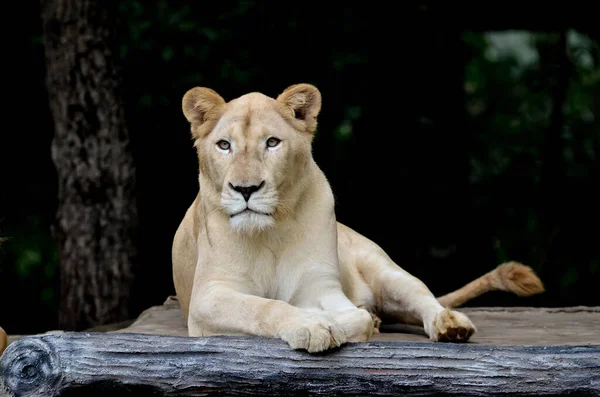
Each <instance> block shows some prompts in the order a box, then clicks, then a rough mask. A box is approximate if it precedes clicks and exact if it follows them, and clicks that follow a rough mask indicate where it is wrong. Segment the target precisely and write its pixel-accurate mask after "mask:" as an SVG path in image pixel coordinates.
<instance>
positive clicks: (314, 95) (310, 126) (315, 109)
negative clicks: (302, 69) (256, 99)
mask: <svg viewBox="0 0 600 397" xmlns="http://www.w3.org/2000/svg"><path fill="white" fill-rule="evenodd" d="M277 101H278V102H279V103H281V104H283V105H284V106H286V107H287V108H288V109H289V110H290V113H291V115H292V116H293V117H294V118H295V119H297V120H300V121H302V122H304V123H305V125H306V130H307V131H308V132H310V133H313V132H315V130H316V128H317V116H318V115H319V112H320V111H321V93H320V92H319V90H318V89H317V87H315V86H313V85H310V84H296V85H292V86H290V87H288V88H286V89H285V91H283V92H282V93H281V94H279V96H278V97H277Z"/></svg>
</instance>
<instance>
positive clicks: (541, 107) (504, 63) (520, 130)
mask: <svg viewBox="0 0 600 397" xmlns="http://www.w3.org/2000/svg"><path fill="white" fill-rule="evenodd" d="M463 39H464V41H465V43H467V44H468V46H469V47H470V49H471V51H472V53H473V54H474V56H473V58H472V60H471V61H470V62H469V64H468V65H467V67H466V70H465V92H466V95H467V111H468V114H469V116H470V122H471V124H472V125H471V129H472V131H473V136H472V139H473V144H474V150H473V151H472V153H471V155H472V158H471V166H472V168H471V182H472V186H473V189H472V191H473V192H475V197H474V200H475V202H476V203H477V205H478V208H479V209H480V211H481V212H482V213H490V212H491V213H494V212H495V213H496V214H497V215H496V216H494V217H493V218H492V219H490V223H492V224H494V226H495V227H494V229H495V235H496V236H495V241H496V243H495V251H496V253H497V260H498V261H499V262H500V261H504V260H506V259H508V258H521V260H522V261H523V262H525V263H528V264H530V265H532V266H533V267H534V268H535V269H536V270H537V271H538V272H540V273H541V274H542V278H544V276H545V275H546V274H545V273H546V272H547V273H548V277H547V279H548V280H549V282H550V284H554V279H553V277H552V276H551V275H550V272H552V270H551V269H546V268H545V267H544V263H546V262H547V261H549V262H550V263H552V264H558V263H564V265H560V266H561V267H562V268H563V269H564V271H563V274H562V275H560V276H559V277H557V278H556V280H557V282H556V283H555V285H551V286H550V290H552V288H555V289H556V290H558V291H560V292H559V293H560V295H561V296H563V297H565V298H566V297H567V296H573V295H575V294H574V292H575V288H577V286H578V285H579V283H580V282H581V281H582V278H585V277H591V276H592V275H593V274H595V273H596V269H597V267H598V259H597V258H598V254H597V253H595V254H594V253H592V254H591V255H590V253H589V251H588V253H582V252H580V251H581V248H580V247H578V244H577V243H576V242H574V241H570V240H569V236H568V232H567V230H568V229H569V228H570V227H574V226H575V225H573V224H570V225H567V224H565V221H564V220H559V219H556V220H555V221H553V226H551V227H550V228H549V226H548V224H543V219H544V218H543V217H544V216H546V217H548V216H549V217H552V216H553V215H552V214H550V215H548V214H547V213H541V212H540V208H542V206H541V205H540V204H542V203H543V200H545V199H546V198H545V197H540V196H539V192H540V181H541V179H540V176H541V170H542V165H543V162H544V161H545V160H544V158H543V153H542V149H543V147H544V140H545V137H546V131H547V129H548V128H549V126H550V120H551V114H552V111H553V108H554V106H562V110H563V112H564V125H563V131H562V139H563V145H562V157H561V159H560V161H561V164H560V167H561V172H562V173H563V174H564V175H566V176H567V177H568V178H569V187H570V188H571V189H573V190H574V191H565V192H563V193H564V194H565V195H568V196H566V197H571V196H572V195H577V192H585V191H586V190H587V189H589V188H590V187H591V186H593V182H592V181H593V180H594V178H597V177H598V175H597V174H593V173H592V174H590V170H593V169H594V166H593V164H594V163H595V162H596V161H597V160H598V157H597V156H598V150H599V146H598V138H599V135H600V134H599V132H598V123H597V121H595V122H594V113H595V114H596V117H597V114H598V110H597V109H596V110H594V108H593V107H594V104H595V102H594V101H598V96H597V95H598V94H597V92H598V88H599V86H600V85H599V83H600V80H599V79H598V76H599V75H600V62H599V57H600V51H599V48H598V44H597V43H595V42H594V41H592V40H590V39H589V38H588V37H587V36H585V35H583V34H581V33H578V32H576V31H573V30H571V31H569V32H568V34H567V39H568V45H569V64H570V66H571V76H570V79H569V85H568V91H567V99H566V102H565V103H564V104H556V103H554V101H555V100H556V99H555V91H554V90H553V86H552V85H551V84H550V82H551V81H552V80H553V79H554V78H555V77H554V76H552V75H551V74H549V73H551V72H552V67H553V66H552V65H553V64H554V63H555V62H556V59H555V57H556V56H557V53H560V49H559V50H558V52H557V42H558V35H557V34H534V33H530V32H514V31H509V32H501V33H488V34H474V33H466V34H465V35H464V36H463ZM594 95H596V97H595V98H594ZM507 181H510V183H508V184H506V183H505V182H507ZM505 185H506V186H510V187H511V189H513V191H511V192H503V191H502V189H503V187H504V186H505ZM516 189H518V190H516ZM511 196H512V197H511ZM517 196H518V197H517ZM567 202H568V204H567V203H565V205H573V204H575V205H577V200H573V199H568V200H567ZM582 216H585V215H582ZM500 242H502V244H500ZM556 244H561V246H567V247H568V250H569V251H567V250H560V251H559V250H557V249H553V248H554V247H555V245H556ZM549 256H551V257H550V258H549ZM590 258H591V260H590Z"/></svg>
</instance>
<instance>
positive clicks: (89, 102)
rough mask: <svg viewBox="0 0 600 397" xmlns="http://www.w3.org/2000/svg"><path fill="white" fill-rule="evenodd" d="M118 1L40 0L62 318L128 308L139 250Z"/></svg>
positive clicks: (92, 320)
mask: <svg viewBox="0 0 600 397" xmlns="http://www.w3.org/2000/svg"><path fill="white" fill-rule="evenodd" d="M117 11H118V10H117V3H116V2H112V1H91V0H43V1H42V18H43V34H44V44H45V54H46V65H47V85H48V94H49V102H50V108H51V111H52V115H53V118H54V128H55V136H54V140H53V142H52V159H53V161H54V164H55V166H56V170H57V174H58V175H57V176H58V184H59V189H58V195H59V197H58V199H59V204H58V211H57V219H56V222H55V225H54V227H53V232H54V236H55V239H56V241H57V244H58V250H59V259H60V271H61V287H60V288H61V301H60V310H59V326H60V327H61V328H62V329H67V330H74V329H75V330H76V329H83V328H86V327H90V326H95V325H100V324H103V323H108V322H114V321H121V320H125V319H126V318H127V317H128V298H129V296H128V295H129V288H130V283H131V281H132V271H133V265H134V263H135V257H136V250H135V244H134V240H135V237H134V232H135V226H136V223H137V209H136V203H135V193H134V191H135V169H134V162H133V158H132V153H131V148H130V141H129V136H128V131H127V127H126V124H125V119H124V113H123V107H122V101H121V97H120V92H119V79H118V77H119V73H118V68H117V65H116V62H117V55H116V54H117V53H116V51H114V50H113V48H112V47H111V45H112V44H113V43H114V40H113V36H112V35H113V33H112V32H111V31H110V28H111V27H114V26H115V19H116V15H117V14H116V13H117Z"/></svg>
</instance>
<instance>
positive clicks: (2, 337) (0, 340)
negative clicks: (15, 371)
mask: <svg viewBox="0 0 600 397" xmlns="http://www.w3.org/2000/svg"><path fill="white" fill-rule="evenodd" d="M7 345H8V338H7V337H6V332H4V330H3V329H2V327H0V356H1V355H2V353H4V349H6V346H7Z"/></svg>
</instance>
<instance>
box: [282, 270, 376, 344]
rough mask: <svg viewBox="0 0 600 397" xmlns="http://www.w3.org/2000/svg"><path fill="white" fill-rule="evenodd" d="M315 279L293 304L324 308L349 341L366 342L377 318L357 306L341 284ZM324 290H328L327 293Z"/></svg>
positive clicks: (298, 295) (373, 330) (310, 307)
mask: <svg viewBox="0 0 600 397" xmlns="http://www.w3.org/2000/svg"><path fill="white" fill-rule="evenodd" d="M338 281H339V280H336V283H328V282H327V280H325V281H320V280H319V281H316V280H315V281H313V282H312V283H311V284H310V285H309V286H304V288H303V290H302V293H299V294H297V296H296V298H295V299H294V302H292V303H293V305H294V306H296V307H300V308H308V309H312V308H314V309H319V310H324V311H325V312H326V313H327V315H329V316H331V318H333V320H334V321H335V322H336V323H337V324H339V325H340V327H341V328H342V329H343V331H344V334H345V335H346V339H347V341H348V342H366V341H368V340H369V339H370V338H371V336H372V335H373V332H375V329H376V323H375V321H376V320H375V318H374V317H373V316H372V315H371V313H369V312H368V311H367V310H365V309H364V308H361V307H357V306H356V305H354V303H353V302H352V301H351V300H350V299H349V298H348V297H347V296H346V295H345V294H344V292H343V290H342V288H341V285H340V284H339V282H338ZM323 291H326V292H325V293H324V292H323Z"/></svg>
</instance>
